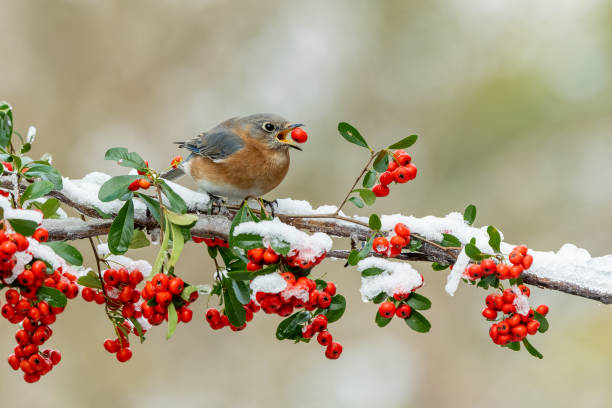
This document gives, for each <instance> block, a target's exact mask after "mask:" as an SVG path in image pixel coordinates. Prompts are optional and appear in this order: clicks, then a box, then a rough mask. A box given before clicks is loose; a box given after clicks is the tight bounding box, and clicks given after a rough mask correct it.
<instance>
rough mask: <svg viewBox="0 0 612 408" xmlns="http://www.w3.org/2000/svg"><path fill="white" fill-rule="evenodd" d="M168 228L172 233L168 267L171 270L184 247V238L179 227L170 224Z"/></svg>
mask: <svg viewBox="0 0 612 408" xmlns="http://www.w3.org/2000/svg"><path fill="white" fill-rule="evenodd" d="M168 215H169V214H168ZM170 226H171V227H170V228H171V231H172V237H171V239H172V252H171V253H170V260H169V261H168V267H169V268H172V267H173V266H174V265H176V263H177V262H178V260H179V258H180V256H181V252H183V248H184V247H185V238H184V236H183V231H182V229H181V227H180V226H178V225H176V224H170Z"/></svg>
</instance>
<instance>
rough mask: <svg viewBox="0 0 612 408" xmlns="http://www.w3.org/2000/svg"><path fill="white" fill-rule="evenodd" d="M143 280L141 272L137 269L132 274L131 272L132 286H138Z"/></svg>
mask: <svg viewBox="0 0 612 408" xmlns="http://www.w3.org/2000/svg"><path fill="white" fill-rule="evenodd" d="M142 279H143V276H142V272H140V271H139V270H138V269H135V270H133V271H132V272H130V277H129V280H130V285H132V286H136V285H138V284H139V283H140V282H142Z"/></svg>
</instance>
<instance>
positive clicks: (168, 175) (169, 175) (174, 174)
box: [161, 142, 193, 181]
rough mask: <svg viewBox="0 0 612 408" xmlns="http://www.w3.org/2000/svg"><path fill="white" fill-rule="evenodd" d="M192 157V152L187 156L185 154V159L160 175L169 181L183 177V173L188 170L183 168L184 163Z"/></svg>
mask: <svg viewBox="0 0 612 408" xmlns="http://www.w3.org/2000/svg"><path fill="white" fill-rule="evenodd" d="M176 143H180V142H176ZM192 157H193V154H190V155H189V156H187V158H186V159H185V160H183V161H182V162H181V164H179V165H178V167H176V168H174V169H170V170H168V171H167V172H165V173H164V174H162V175H161V177H162V178H163V179H166V180H170V181H172V180H176V179H177V178H181V177H183V176H184V175H185V174H187V171H188V170H186V169H185V165H186V164H187V165H188V162H189V160H190V159H191V158H192Z"/></svg>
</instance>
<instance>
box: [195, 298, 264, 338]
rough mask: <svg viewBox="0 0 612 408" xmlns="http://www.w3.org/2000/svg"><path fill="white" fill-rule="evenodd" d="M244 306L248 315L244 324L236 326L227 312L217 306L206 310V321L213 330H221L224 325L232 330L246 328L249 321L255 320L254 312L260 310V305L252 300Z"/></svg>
mask: <svg viewBox="0 0 612 408" xmlns="http://www.w3.org/2000/svg"><path fill="white" fill-rule="evenodd" d="M242 306H243V307H244V312H245V315H246V318H245V320H246V321H245V322H244V324H243V325H242V326H234V325H233V324H231V323H230V321H229V318H228V317H227V315H226V314H225V313H221V312H220V311H219V310H218V309H215V308H210V309H208V310H207V311H206V321H207V322H208V324H209V325H210V328H211V329H213V330H220V329H222V328H224V327H229V328H230V329H231V330H232V331H241V330H244V329H245V328H246V326H247V323H248V322H250V321H251V320H253V314H254V313H257V312H259V310H260V307H259V305H258V304H257V303H255V302H254V301H252V300H251V301H250V302H249V303H247V304H246V305H242ZM224 312H225V311H224Z"/></svg>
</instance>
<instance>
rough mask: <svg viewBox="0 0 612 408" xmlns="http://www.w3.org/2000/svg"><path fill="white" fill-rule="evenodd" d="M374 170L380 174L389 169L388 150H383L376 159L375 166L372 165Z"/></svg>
mask: <svg viewBox="0 0 612 408" xmlns="http://www.w3.org/2000/svg"><path fill="white" fill-rule="evenodd" d="M372 167H374V170H376V171H377V172H379V173H384V172H385V171H387V167H389V153H388V152H387V151H386V150H382V151H381V152H380V153H378V155H377V156H376V158H375V159H374V164H372Z"/></svg>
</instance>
